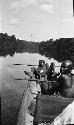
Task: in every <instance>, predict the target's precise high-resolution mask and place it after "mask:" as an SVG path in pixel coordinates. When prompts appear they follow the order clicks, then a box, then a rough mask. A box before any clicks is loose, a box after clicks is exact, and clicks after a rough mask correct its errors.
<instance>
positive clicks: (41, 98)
mask: <svg viewBox="0 0 74 125" xmlns="http://www.w3.org/2000/svg"><path fill="white" fill-rule="evenodd" d="M40 91H41V90H40V86H39V84H37V81H33V80H32V81H29V83H28V86H27V89H26V91H25V92H24V94H23V98H22V104H21V107H20V111H19V115H18V120H17V125H38V124H39V125H49V124H50V123H51V122H52V121H53V120H54V118H55V117H56V116H57V115H59V114H60V113H61V112H62V110H63V109H64V108H65V107H66V106H67V105H68V104H70V103H71V102H72V101H73V99H70V98H64V97H58V96H49V95H42V94H38V93H39V92H40Z"/></svg>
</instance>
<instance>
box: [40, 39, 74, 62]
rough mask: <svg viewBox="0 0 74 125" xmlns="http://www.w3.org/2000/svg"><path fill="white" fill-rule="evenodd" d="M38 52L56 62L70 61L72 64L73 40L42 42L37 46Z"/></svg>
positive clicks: (73, 54)
mask: <svg viewBox="0 0 74 125" xmlns="http://www.w3.org/2000/svg"><path fill="white" fill-rule="evenodd" d="M39 52H40V53H41V54H44V55H45V56H47V57H53V58H55V59H57V60H58V61H63V60H71V61H73V62H74V38H60V39H57V40H55V41H53V39H50V40H49V41H46V42H45V41H43V42H41V43H40V45H39Z"/></svg>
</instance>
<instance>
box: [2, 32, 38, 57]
mask: <svg viewBox="0 0 74 125" xmlns="http://www.w3.org/2000/svg"><path fill="white" fill-rule="evenodd" d="M38 46H39V43H34V42H31V41H29V42H28V41H25V40H19V39H16V38H15V35H12V36H8V35H7V33H5V34H3V33H0V56H6V55H9V54H10V55H11V56H13V54H14V53H15V52H18V53H19V52H21V53H23V52H29V53H37V52H38Z"/></svg>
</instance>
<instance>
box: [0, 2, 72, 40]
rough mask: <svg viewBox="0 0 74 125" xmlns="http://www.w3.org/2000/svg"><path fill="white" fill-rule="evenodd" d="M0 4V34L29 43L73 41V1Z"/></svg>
mask: <svg viewBox="0 0 74 125" xmlns="http://www.w3.org/2000/svg"><path fill="white" fill-rule="evenodd" d="M0 1H1V4H0V5H1V8H0V9H1V10H0V32H3V33H8V35H12V34H14V35H15V36H16V38H19V39H25V40H29V41H30V40H32V41H42V40H48V39H51V38H53V39H56V38H63V37H73V32H74V31H73V30H74V26H73V0H0Z"/></svg>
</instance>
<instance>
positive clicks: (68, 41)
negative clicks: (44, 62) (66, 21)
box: [0, 33, 74, 64]
mask: <svg viewBox="0 0 74 125" xmlns="http://www.w3.org/2000/svg"><path fill="white" fill-rule="evenodd" d="M15 52H16V53H24V52H29V53H39V54H41V55H44V56H46V57H49V58H51V57H52V58H54V59H56V60H58V61H59V62H61V61H63V60H67V59H68V60H71V61H72V62H73V64H74V58H73V57H74V38H60V39H56V40H53V39H50V40H47V41H41V42H34V41H26V40H19V39H16V37H15V35H12V36H9V35H8V34H7V33H5V34H3V33H0V56H2V57H5V56H7V55H10V56H13V55H14V54H15Z"/></svg>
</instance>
